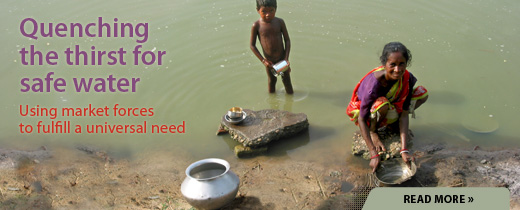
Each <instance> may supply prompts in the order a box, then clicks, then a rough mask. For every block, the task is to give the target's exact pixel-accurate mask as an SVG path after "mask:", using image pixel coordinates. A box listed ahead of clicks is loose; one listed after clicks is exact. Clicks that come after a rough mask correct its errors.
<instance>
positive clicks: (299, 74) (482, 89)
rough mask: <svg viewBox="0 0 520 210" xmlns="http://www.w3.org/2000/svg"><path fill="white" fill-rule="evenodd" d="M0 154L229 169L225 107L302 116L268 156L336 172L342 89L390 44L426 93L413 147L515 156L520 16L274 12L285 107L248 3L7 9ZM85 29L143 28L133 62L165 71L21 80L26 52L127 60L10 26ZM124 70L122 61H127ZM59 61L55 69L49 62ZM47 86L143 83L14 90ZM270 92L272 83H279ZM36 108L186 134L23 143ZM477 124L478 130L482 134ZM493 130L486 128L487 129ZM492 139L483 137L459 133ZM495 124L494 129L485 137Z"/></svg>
mask: <svg viewBox="0 0 520 210" xmlns="http://www.w3.org/2000/svg"><path fill="white" fill-rule="evenodd" d="M1 16H2V23H1V26H2V27H0V28H1V29H2V30H3V31H2V39H1V42H2V46H3V47H2V49H1V51H0V52H1V58H2V62H3V65H2V67H1V72H2V74H3V75H2V77H0V80H1V82H0V85H1V94H2V95H1V98H2V109H1V111H0V112H1V116H2V121H1V124H0V125H1V126H0V133H1V134H0V144H1V145H3V146H6V147H22V148H35V147H38V146H40V145H52V144H60V145H68V144H70V145H74V144H91V145H98V146H99V147H106V148H109V149H110V150H114V151H119V152H120V153H124V154H135V153H139V152H142V151H159V150H161V151H162V150H169V149H171V150H174V149H181V150H187V151H189V152H190V153H192V154H193V155H194V156H195V157H197V158H203V157H214V156H217V157H227V156H229V155H230V154H231V148H232V146H233V145H232V144H233V142H232V141H231V140H230V138H229V136H216V135H215V132H216V130H217V127H218V124H219V120H220V117H221V116H222V115H223V114H225V112H226V111H227V109H229V108H230V107H232V106H241V107H243V108H247V109H253V110H260V109H266V108H275V109H283V110H288V111H292V112H304V113H306V114H307V115H308V118H309V122H310V128H309V131H308V132H306V133H304V134H303V135H301V136H299V137H297V138H293V139H290V140H288V141H286V142H282V143H278V144H276V146H273V147H272V150H271V153H270V155H273V156H279V157H291V158H297V159H303V160H317V161H319V162H322V161H323V162H324V161H331V160H336V161H344V158H345V157H347V156H348V154H349V151H350V142H351V136H352V133H353V132H354V131H355V130H356V129H357V127H355V126H354V124H353V123H351V122H350V121H349V120H348V118H347V116H346V114H345V108H346V105H347V102H348V100H349V99H350V96H351V92H352V89H353V88H354V85H355V84H356V83H357V82H358V81H359V79H360V78H361V77H362V76H363V75H364V74H365V73H366V72H367V71H369V70H371V69H372V68H374V67H376V66H378V65H379V64H378V63H379V62H378V57H379V54H380V51H381V49H382V47H383V45H384V44H386V43H387V42H390V41H401V42H403V43H404V44H405V45H407V47H408V48H409V49H411V51H412V54H413V63H412V66H411V67H410V68H409V70H410V71H411V72H413V73H414V74H415V76H416V77H417V78H418V79H419V82H420V84H422V85H424V86H426V87H427V88H428V90H429V91H430V100H429V102H428V103H427V104H425V105H424V106H423V107H421V109H420V110H418V111H417V114H418V117H417V119H415V120H412V121H411V129H412V130H413V131H414V133H415V141H416V142H417V143H430V142H447V143H449V144H451V145H454V146H461V147H468V148H470V147H473V146H475V145H480V146H498V147H518V146H520V138H519V137H518V136H519V134H520V133H519V132H518V126H519V125H520V123H519V122H518V120H517V117H518V116H520V107H519V104H520V97H519V94H518V93H517V92H516V91H517V90H519V89H520V84H519V83H518V82H517V80H518V79H519V78H520V71H518V70H517V69H516V68H515V67H518V66H519V64H520V61H519V60H518V58H519V57H520V51H519V49H520V39H518V34H519V32H520V24H518V20H519V19H520V3H518V1H516V0H500V1H492V2H490V1H473V0H472V1H447V0H442V1H414V2H410V1H335V0H327V1H296V0H288V1H280V2H279V3H278V10H277V16H278V17H281V18H283V19H284V20H285V22H286V24H287V27H288V31H289V34H290V37H291V41H292V50H291V56H290V61H291V66H292V69H293V73H292V78H293V79H292V80H293V85H294V87H295V91H296V93H295V95H294V96H286V95H285V94H284V91H283V89H282V88H283V85H282V84H278V86H277V87H278V91H277V93H276V94H271V95H270V94H268V93H267V84H266V83H267V81H266V80H267V79H266V75H265V71H264V68H263V66H262V64H261V63H260V62H259V61H258V60H257V58H256V57H255V56H254V55H253V53H252V52H251V50H250V49H249V46H248V44H249V37H250V27H251V25H252V23H253V22H254V21H255V20H257V19H258V18H259V16H258V14H257V13H256V10H255V3H254V1H230V0H222V1H199V0H194V1H189V0H185V1H178V0H174V1H171V0H170V1H136V0H132V1H109V2H107V1H82V2H79V1H59V0H56V1H10V2H8V3H4V5H3V6H2V9H1ZM27 17H31V18H33V19H35V20H36V21H38V22H43V23H49V22H53V23H55V24H57V23H61V22H63V23H66V24H69V23H71V22H80V23H83V24H87V23H90V22H96V21H97V18H98V17H103V19H104V20H105V21H106V22H108V23H113V18H118V21H119V22H130V23H133V24H137V23H143V22H147V23H148V24H149V34H148V36H149V37H148V41H147V42H145V43H144V44H143V50H152V49H155V50H154V51H155V52H157V51H166V52H167V54H166V55H165V56H164V60H163V65H160V66H158V65H151V66H144V65H139V66H134V65H126V66H121V65H114V66H108V65H103V66H69V65H65V64H64V63H60V64H58V65H57V66H50V65H43V66H24V65H22V64H21V61H20V55H19V54H18V51H19V50H20V49H21V48H23V47H29V46H30V45H35V47H36V48H37V49H40V50H42V51H49V50H55V51H63V50H64V49H65V48H68V47H74V46H75V45H80V46H81V47H82V48H83V49H84V50H89V49H90V47H91V46H95V47H96V49H99V50H115V49H119V48H120V47H124V48H125V49H127V50H129V51H131V50H132V49H133V47H134V46H135V45H137V44H138V43H136V37H133V38H57V37H54V38H40V39H38V40H30V39H28V38H26V37H23V36H22V35H21V34H20V30H19V27H20V23H21V21H22V20H23V19H24V18H27ZM127 58H128V59H130V57H127ZM61 60H62V59H61V58H60V61H61ZM51 71H52V72H55V78H57V77H62V78H64V79H65V80H67V82H69V81H70V82H71V80H72V78H74V77H105V78H106V77H107V76H108V75H114V76H115V77H125V78H132V77H135V78H140V79H141V81H140V82H139V83H138V86H137V92H135V93H76V92H75V91H73V90H72V83H68V85H67V87H68V88H67V91H66V92H63V93H56V92H54V93H22V92H21V91H20V89H21V88H22V86H21V85H20V80H21V78H23V77H29V78H32V77H45V75H46V74H47V73H48V72H51ZM280 83H281V82H280ZM26 104H27V105H29V106H33V107H34V106H36V105H39V106H40V107H58V108H62V107H87V106H88V105H89V104H92V105H93V106H96V107H104V106H109V107H111V106H113V105H114V104H120V106H122V107H134V108H135V107H139V108H140V107H144V108H153V109H154V113H155V115H154V116H153V117H126V118H115V117H89V118H82V117H75V118H61V120H70V121H71V123H72V124H83V125H85V124H104V123H105V122H108V123H111V124H139V123H142V122H143V121H145V120H146V121H147V122H148V123H153V124H175V125H178V124H181V123H182V121H185V124H186V130H185V131H186V133H185V134H145V135H143V134H117V135H116V134H66V135H64V134H60V135H56V134H54V135H53V134H45V135H43V134H20V133H19V127H18V125H19V123H25V124H33V125H34V124H35V123H36V122H37V121H39V120H42V121H45V122H50V119H49V118H48V117H22V116H20V114H19V106H20V105H26ZM481 121H484V122H481ZM485 121H490V122H485ZM463 123H465V124H464V125H466V127H467V125H468V124H469V126H477V127H479V126H480V127H482V126H484V127H483V129H486V128H488V127H493V126H495V125H498V129H497V130H496V131H494V132H492V133H487V134H482V133H477V132H472V131H470V130H468V129H466V128H465V127H464V126H463ZM493 123H495V124H493Z"/></svg>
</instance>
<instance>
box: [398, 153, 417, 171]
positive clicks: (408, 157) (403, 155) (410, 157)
mask: <svg viewBox="0 0 520 210" xmlns="http://www.w3.org/2000/svg"><path fill="white" fill-rule="evenodd" d="M401 158H403V161H404V162H405V163H406V165H408V168H410V166H411V163H410V161H415V157H413V155H410V154H408V152H403V153H401Z"/></svg>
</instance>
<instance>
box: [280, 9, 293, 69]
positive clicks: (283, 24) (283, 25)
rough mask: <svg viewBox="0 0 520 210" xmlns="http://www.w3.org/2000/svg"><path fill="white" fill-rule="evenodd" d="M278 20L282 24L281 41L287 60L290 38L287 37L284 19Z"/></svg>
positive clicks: (287, 59) (289, 50)
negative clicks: (283, 44)
mask: <svg viewBox="0 0 520 210" xmlns="http://www.w3.org/2000/svg"><path fill="white" fill-rule="evenodd" d="M280 21H281V25H282V35H283V41H284V43H285V60H286V61H289V53H290V52H291V39H290V38H289V32H287V27H286V26H285V21H283V19H280Z"/></svg>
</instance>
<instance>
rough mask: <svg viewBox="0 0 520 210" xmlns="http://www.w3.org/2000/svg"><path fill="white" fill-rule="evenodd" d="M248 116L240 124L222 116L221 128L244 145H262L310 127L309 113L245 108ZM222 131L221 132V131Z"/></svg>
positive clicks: (253, 146) (252, 146)
mask: <svg viewBox="0 0 520 210" xmlns="http://www.w3.org/2000/svg"><path fill="white" fill-rule="evenodd" d="M244 112H245V113H246V114H247V117H246V118H245V119H244V120H243V121H242V122H240V123H239V124H232V123H230V122H228V121H227V120H226V119H225V115H224V116H222V119H221V126H220V128H219V130H220V129H224V130H226V131H228V132H229V134H230V135H231V138H233V139H234V140H235V141H237V142H239V143H241V144H242V145H244V147H251V148H256V147H262V146H265V145H267V144H268V143H269V142H272V141H275V140H278V139H282V138H285V137H290V136H294V135H296V134H298V133H300V132H302V131H304V130H306V129H308V128H309V122H308V120H307V115H306V114H304V113H292V112H288V111H282V110H274V109H264V110H260V111H253V110H250V109H244ZM220 133H221V132H220Z"/></svg>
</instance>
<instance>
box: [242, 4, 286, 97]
mask: <svg viewBox="0 0 520 210" xmlns="http://www.w3.org/2000/svg"><path fill="white" fill-rule="evenodd" d="M256 11H257V12H258V14H260V19H258V20H257V21H256V22H255V23H254V24H253V27H252V28H251V41H250V45H251V46H250V47H251V50H252V51H253V53H254V54H255V55H256V57H258V59H260V61H262V64H264V66H265V70H266V73H267V77H268V85H269V86H268V87H269V93H274V92H275V89H276V80H277V78H276V76H274V75H273V74H272V73H271V70H272V69H273V64H276V63H278V62H280V61H283V60H285V61H287V63H289V52H290V50H291V40H290V39H289V33H287V28H286V27H285V22H284V21H283V20H282V19H281V18H277V17H275V13H276V0H256ZM257 37H258V40H260V45H262V51H263V54H264V56H262V54H260V51H258V49H257V48H256V38H257ZM282 38H283V39H282ZM290 72H291V69H290V67H289V69H288V70H287V71H285V72H284V73H283V74H282V82H283V85H284V86H285V92H287V93H288V94H293V87H292V84H291V73H290Z"/></svg>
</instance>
